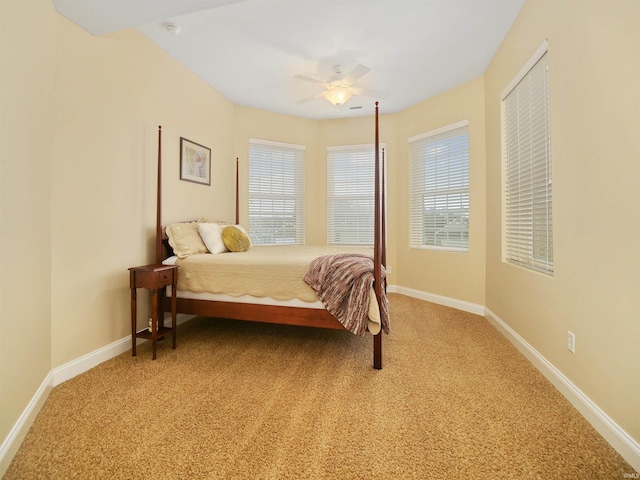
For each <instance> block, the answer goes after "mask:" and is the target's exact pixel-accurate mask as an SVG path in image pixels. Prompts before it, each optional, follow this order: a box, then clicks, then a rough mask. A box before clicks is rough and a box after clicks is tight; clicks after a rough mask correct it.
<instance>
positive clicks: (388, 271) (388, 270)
mask: <svg viewBox="0 0 640 480" xmlns="http://www.w3.org/2000/svg"><path fill="white" fill-rule="evenodd" d="M384 268H385V270H386V271H387V273H391V265H387V266H386V267H384Z"/></svg>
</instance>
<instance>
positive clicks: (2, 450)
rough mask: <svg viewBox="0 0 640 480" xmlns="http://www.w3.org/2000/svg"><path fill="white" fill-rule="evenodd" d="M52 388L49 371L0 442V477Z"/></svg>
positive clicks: (51, 378)
mask: <svg viewBox="0 0 640 480" xmlns="http://www.w3.org/2000/svg"><path fill="white" fill-rule="evenodd" d="M52 388H53V375H52V374H51V372H49V373H48V374H47V376H46V377H45V379H44V380H43V382H42V383H41V384H40V387H38V390H37V391H36V393H35V394H34V395H33V397H32V398H31V401H30V402H29V403H28V405H27V408H25V409H24V411H23V412H22V415H20V417H19V418H18V421H17V422H16V423H15V425H14V426H13V428H12V429H11V431H10V432H9V435H7V437H6V438H5V439H4V441H3V442H2V445H0V478H2V477H3V476H4V474H5V473H6V471H7V469H8V468H9V464H10V463H11V460H12V459H13V457H14V455H15V454H16V452H17V451H18V449H19V448H20V444H22V441H23V440H24V437H26V436H27V432H28V431H29V428H31V424H32V423H33V421H34V420H35V419H36V416H37V415H38V412H40V409H41V408H42V406H43V405H44V402H45V401H46V400H47V397H49V393H50V392H51V389H52Z"/></svg>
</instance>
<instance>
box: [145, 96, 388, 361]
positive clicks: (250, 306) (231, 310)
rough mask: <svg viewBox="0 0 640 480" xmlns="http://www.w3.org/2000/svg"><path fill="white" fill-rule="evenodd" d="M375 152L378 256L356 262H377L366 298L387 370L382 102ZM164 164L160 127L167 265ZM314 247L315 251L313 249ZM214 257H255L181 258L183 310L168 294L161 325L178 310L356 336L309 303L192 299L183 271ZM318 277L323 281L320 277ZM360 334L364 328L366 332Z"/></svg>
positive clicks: (159, 257)
mask: <svg viewBox="0 0 640 480" xmlns="http://www.w3.org/2000/svg"><path fill="white" fill-rule="evenodd" d="M374 148H375V189H374V191H375V194H374V197H375V208H374V230H375V231H374V248H373V255H372V256H370V255H369V256H367V260H363V255H360V254H354V257H358V258H355V259H354V261H355V262H359V261H368V262H369V264H371V259H372V260H373V262H372V265H371V266H370V267H369V270H370V271H372V275H373V276H372V281H373V285H372V288H371V287H369V289H368V290H367V291H366V292H365V293H366V298H367V300H366V302H367V303H368V304H369V300H371V303H370V309H369V317H370V318H374V317H375V315H376V312H377V315H379V323H380V325H379V326H378V328H377V331H376V329H371V328H370V331H371V333H373V334H374V335H373V338H374V341H373V350H374V351H373V357H374V358H373V367H374V368H375V369H381V368H382V331H386V332H387V333H388V331H389V330H388V302H387V299H386V293H385V270H384V266H385V262H386V242H385V206H384V200H385V195H384V153H383V155H382V160H381V158H380V154H379V127H378V103H377V102H376V107H375V147H374ZM161 163H162V162H161V128H160V129H159V132H158V190H157V191H158V195H157V218H156V242H155V247H156V252H155V253H156V263H157V264H161V263H166V262H167V259H165V258H164V256H163V248H162V246H163V225H162V218H161V186H160V183H161V181H160V178H161V177H160V176H161V168H162V165H161ZM238 175H239V174H238V163H237V160H236V212H235V213H236V219H235V224H236V225H237V226H239V224H240V222H239V220H240V219H239V194H238V186H239V180H238ZM165 242H166V238H165ZM292 247H293V246H292ZM260 248H263V249H273V250H271V251H272V252H277V251H278V250H277V248H278V247H252V248H251V249H250V250H251V251H254V250H255V251H259V250H260ZM309 248H312V247H309ZM322 248H323V249H324V250H326V251H329V253H331V254H334V256H335V257H336V258H337V257H338V255H335V253H336V252H335V250H336V249H335V248H334V249H331V248H329V247H322ZM298 250H300V249H298ZM302 250H304V248H302ZM345 250H348V249H345ZM329 253H326V254H325V257H324V258H325V259H327V258H326V257H328V256H329ZM252 255H253V253H252ZM296 255H297V254H296ZM296 255H292V256H293V257H295V256H296ZM306 255H309V254H308V253H306ZM345 255H347V254H342V257H340V258H341V260H344V256H345ZM205 257H206V258H205ZM214 257H216V258H215V260H224V261H225V262H227V261H230V260H231V259H232V258H233V259H236V258H237V259H242V260H243V261H244V260H246V258H248V257H249V255H244V256H243V254H237V253H231V254H222V255H204V256H203V255H192V256H190V257H189V258H182V259H179V260H178V261H182V262H183V263H182V264H180V263H178V265H179V268H178V272H179V275H180V278H181V280H179V281H178V288H177V290H178V292H177V301H176V300H174V301H173V302H176V303H177V305H176V303H173V302H172V298H171V297H172V296H173V295H165V296H164V298H162V301H161V315H160V318H161V320H160V322H162V318H163V316H164V312H171V311H172V307H173V308H174V309H175V308H177V312H178V313H184V314H192V315H198V316H205V317H214V318H227V319H235V320H248V321H256V322H266V323H276V324H287V325H299V326H309V327H317V328H330V329H341V330H344V329H349V330H350V331H352V332H354V333H356V332H355V331H354V330H353V329H352V328H347V327H345V325H343V323H344V319H343V317H342V316H340V315H339V314H337V316H338V318H340V320H341V321H343V323H341V321H339V320H338V319H337V318H336V316H334V315H332V314H331V313H329V311H328V310H327V309H325V308H318V307H317V306H316V307H314V308H307V307H305V306H301V305H300V303H304V302H298V303H297V304H296V303H295V302H294V306H290V305H291V304H290V303H287V302H284V303H280V304H278V303H277V302H276V304H270V303H271V302H266V303H265V302H263V301H262V299H259V298H254V299H253V300H252V299H251V297H249V298H250V299H249V300H247V302H248V303H245V300H243V301H238V300H237V299H236V298H234V299H232V301H219V300H211V299H209V298H215V297H207V298H208V299H201V298H199V295H198V294H193V295H190V294H189V292H183V291H182V290H187V287H185V284H187V283H189V282H188V279H189V278H191V276H192V274H191V273H188V274H185V273H184V272H183V271H182V269H183V265H184V268H185V269H186V268H187V265H188V264H189V263H195V261H196V260H207V261H209V260H210V261H213V260H214ZM286 257H288V256H286ZM173 258H175V257H173ZM278 258H285V256H280V257H278ZM296 258H297V257H296ZM316 260H320V259H319V258H318V259H316ZM163 261H164V262H163ZM288 261H289V260H286V262H288ZM314 261H315V260H314ZM294 262H295V261H294ZM361 266H362V265H360V267H361ZM316 267H318V269H319V270H318V272H319V271H320V270H321V271H322V272H324V271H325V270H326V269H328V268H329V267H324V266H319V264H316ZM360 267H357V266H355V264H354V267H353V268H354V269H357V268H360ZM245 268H246V265H245ZM297 268H298V269H299V268H300V265H298V267H297ZM305 268H306V267H305ZM331 268H333V267H331ZM215 269H216V270H215V271H216V272H219V271H221V267H220V266H216V267H215ZM185 271H186V270H185ZM190 272H191V271H190ZM318 272H316V273H318ZM310 274H311V272H309V274H308V275H307V276H305V279H306V280H307V283H308V284H309V285H311V281H309V278H307V277H308V276H309V275H310ZM193 275H194V276H193V278H192V280H193V279H195V278H197V274H193ZM365 275H369V273H368V272H367V273H366V274H365ZM343 276H344V275H343ZM226 278H229V277H226ZM315 278H316V279H317V277H315ZM367 280H369V285H371V277H368V278H366V279H364V281H365V282H366V281H367ZM192 283H193V282H192ZM332 287H335V285H333V286H332ZM307 288H308V287H307ZM194 290H195V291H200V292H201V291H202V289H200V288H197V289H194ZM361 290H362V291H364V289H361ZM369 290H371V299H369ZM211 291H217V290H211ZM185 294H186V295H185ZM268 295H269V294H268V293H265V294H264V296H268ZM260 296H262V295H260ZM189 297H190V298H189ZM245 297H246V296H245ZM318 297H320V294H318ZM326 297H327V295H324V297H322V298H325V299H326ZM276 298H277V297H276ZM172 303H173V305H172ZM318 303H319V302H318ZM349 303H353V302H352V301H351V300H349ZM356 303H358V299H357V298H356ZM325 305H326V304H325ZM321 307H322V306H321ZM327 308H329V307H327ZM174 311H175V310H174ZM331 311H332V312H333V313H334V314H335V311H334V310H331ZM369 324H372V323H371V321H369ZM380 327H381V328H380ZM360 330H362V329H361V328H360ZM358 334H361V333H358Z"/></svg>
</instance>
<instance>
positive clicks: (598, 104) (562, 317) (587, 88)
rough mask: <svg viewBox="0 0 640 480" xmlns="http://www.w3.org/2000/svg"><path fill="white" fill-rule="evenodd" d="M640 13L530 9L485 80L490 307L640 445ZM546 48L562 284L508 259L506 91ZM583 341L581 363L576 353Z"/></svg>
mask: <svg viewBox="0 0 640 480" xmlns="http://www.w3.org/2000/svg"><path fill="white" fill-rule="evenodd" d="M639 26H640V3H639V2H637V1H615V2H604V1H584V2H570V1H555V2H549V1H538V0H534V1H528V2H527V3H526V4H525V6H524V8H523V10H522V12H521V14H520V16H519V17H518V19H517V20H516V22H515V24H514V25H513V27H512V29H511V31H510V33H509V35H508V36H507V38H506V39H505V41H504V42H503V44H502V46H501V47H500V49H499V51H498V52H497V54H496V55H495V57H494V59H493V61H492V62H491V65H490V67H489V69H488V70H487V72H486V74H485V98H486V118H487V122H486V125H487V300H486V305H487V307H488V308H489V309H490V310H491V311H493V312H494V313H495V314H496V315H497V316H498V317H499V318H500V319H502V320H503V321H504V322H505V323H507V324H508V325H509V326H510V327H511V328H512V329H514V330H515V331H516V332H517V333H518V334H519V335H520V336H521V337H523V338H524V340H526V341H527V342H528V343H529V344H531V345H532V346H533V348H535V349H536V350H537V351H538V352H540V353H541V354H542V355H543V356H544V357H545V358H546V359H547V360H549V361H550V362H551V363H552V364H553V365H554V366H555V367H556V368H557V369H558V370H560V371H561V372H562V374H564V375H565V376H566V377H567V378H568V379H569V380H570V381H571V382H572V383H573V384H575V385H576V386H577V387H578V388H579V389H580V390H582V391H583V392H584V393H585V394H586V395H587V396H588V397H589V398H590V399H591V400H593V401H594V402H595V403H596V404H597V405H598V406H599V407H600V408H601V409H602V410H604V411H605V412H606V414H607V415H609V416H610V417H611V418H612V419H613V420H614V421H615V422H616V423H618V424H619V425H620V426H621V427H622V428H623V429H624V430H625V431H626V432H627V433H628V434H629V435H631V436H632V437H633V438H634V439H635V440H636V441H640V414H639V413H638V412H639V410H638V406H639V405H640V361H639V360H638V346H639V345H640V276H639V272H640V249H639V248H638V245H639V243H638V238H640V214H639V213H638V209H639V207H640V89H639V88H638V86H639V83H638V80H639V79H640V28H639ZM545 38H547V39H548V45H549V53H548V59H549V76H550V87H549V88H550V108H551V156H552V169H553V222H554V223H553V233H554V264H555V273H554V275H553V277H546V276H544V275H539V274H535V273H531V272H528V271H526V270H523V269H521V268H517V267H514V266H512V265H508V264H506V263H503V262H502V260H501V248H500V245H501V215H500V212H501V195H500V192H501V179H500V172H501V150H500V101H499V95H500V92H501V91H502V90H503V89H504V88H505V87H506V86H507V84H508V83H509V81H510V80H511V78H512V77H513V76H514V75H515V74H516V73H517V72H518V70H519V69H520V67H521V66H522V65H523V64H524V62H525V61H526V60H527V59H528V58H529V56H530V55H531V54H532V53H533V52H534V51H535V50H536V48H537V47H538V46H539V45H540V44H541V43H542V41H543V40H544V39H545ZM567 331H572V332H573V333H575V335H576V353H575V354H571V353H570V352H569V351H568V350H567V348H566V338H567Z"/></svg>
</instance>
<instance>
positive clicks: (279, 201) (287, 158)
mask: <svg viewBox="0 0 640 480" xmlns="http://www.w3.org/2000/svg"><path fill="white" fill-rule="evenodd" d="M248 170H249V174H248V175H249V178H248V188H249V206H248V210H249V236H250V237H251V241H252V243H253V244H255V245H282V244H286V245H304V243H305V237H304V233H305V201H304V195H305V192H304V182H305V179H304V172H305V147H304V145H295V144H290V143H282V142H274V141H271V140H262V139H257V138H250V139H249V168H248Z"/></svg>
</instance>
